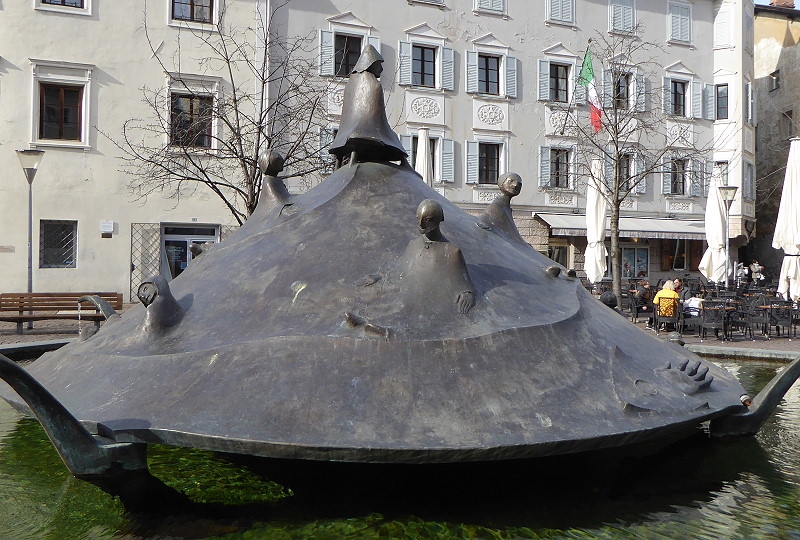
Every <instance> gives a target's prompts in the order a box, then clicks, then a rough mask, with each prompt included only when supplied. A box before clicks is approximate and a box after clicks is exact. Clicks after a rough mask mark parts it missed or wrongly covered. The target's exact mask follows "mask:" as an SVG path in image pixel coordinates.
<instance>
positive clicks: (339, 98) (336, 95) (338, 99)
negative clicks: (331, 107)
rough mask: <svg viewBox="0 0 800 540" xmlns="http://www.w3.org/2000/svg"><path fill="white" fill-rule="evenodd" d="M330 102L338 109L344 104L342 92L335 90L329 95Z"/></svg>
mask: <svg viewBox="0 0 800 540" xmlns="http://www.w3.org/2000/svg"><path fill="white" fill-rule="evenodd" d="M331 101H332V102H333V103H334V104H335V105H336V106H337V107H339V108H340V109H341V108H342V105H343V104H344V90H337V91H336V92H333V94H332V95H331Z"/></svg>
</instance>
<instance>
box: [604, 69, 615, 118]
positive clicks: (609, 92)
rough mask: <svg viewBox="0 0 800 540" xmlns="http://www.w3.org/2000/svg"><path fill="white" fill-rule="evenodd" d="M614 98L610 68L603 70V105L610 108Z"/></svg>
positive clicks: (612, 77)
mask: <svg viewBox="0 0 800 540" xmlns="http://www.w3.org/2000/svg"><path fill="white" fill-rule="evenodd" d="M613 98H614V76H613V75H612V73H611V70H610V69H604V70H603V107H604V108H606V109H610V108H611V107H612V106H613V103H614V102H613Z"/></svg>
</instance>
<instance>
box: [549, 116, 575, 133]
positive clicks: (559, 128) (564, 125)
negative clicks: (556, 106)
mask: <svg viewBox="0 0 800 540" xmlns="http://www.w3.org/2000/svg"><path fill="white" fill-rule="evenodd" d="M548 123H549V124H550V128H551V129H550V130H548V133H549V134H552V135H567V136H572V135H575V133H576V132H577V122H576V120H575V115H573V114H569V113H567V112H566V111H550V116H549V118H548Z"/></svg>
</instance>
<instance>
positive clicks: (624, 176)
mask: <svg viewBox="0 0 800 540" xmlns="http://www.w3.org/2000/svg"><path fill="white" fill-rule="evenodd" d="M632 176H633V156H632V155H630V154H621V155H620V156H619V160H617V178H619V180H620V188H621V190H623V191H630V190H631V188H632V187H633V186H631V180H632V178H631V177H632Z"/></svg>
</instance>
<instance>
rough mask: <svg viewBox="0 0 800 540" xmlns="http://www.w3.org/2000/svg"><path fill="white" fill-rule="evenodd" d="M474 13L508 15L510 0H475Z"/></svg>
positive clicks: (504, 16)
mask: <svg viewBox="0 0 800 540" xmlns="http://www.w3.org/2000/svg"><path fill="white" fill-rule="evenodd" d="M472 12H473V13H485V14H488V15H502V16H503V18H506V17H508V0H474V3H473V7H472Z"/></svg>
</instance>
